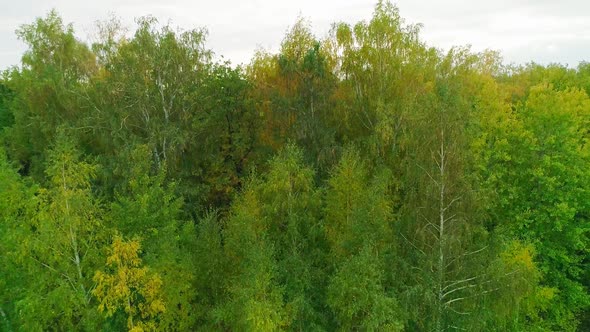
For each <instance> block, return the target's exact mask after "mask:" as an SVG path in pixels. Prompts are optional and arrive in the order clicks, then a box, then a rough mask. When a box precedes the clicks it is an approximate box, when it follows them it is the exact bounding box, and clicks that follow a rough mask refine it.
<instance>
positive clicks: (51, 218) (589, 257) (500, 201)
mask: <svg viewBox="0 0 590 332" xmlns="http://www.w3.org/2000/svg"><path fill="white" fill-rule="evenodd" d="M136 22H137V29H136V30H135V31H134V32H132V33H127V32H126V30H125V28H124V27H122V24H121V23H120V22H119V21H118V20H116V19H111V20H109V21H107V22H103V23H100V24H99V25H98V27H97V31H98V32H99V33H98V38H97V40H96V41H94V42H93V43H89V42H86V41H84V40H80V39H79V38H77V37H76V34H75V33H74V29H73V25H72V24H65V23H64V22H63V20H62V18H61V17H60V15H59V14H58V13H57V12H56V11H51V12H50V13H48V14H47V16H45V17H42V18H38V19H36V20H35V21H34V22H32V23H31V24H26V25H23V26H21V27H20V28H19V29H18V31H17V36H18V37H19V38H20V39H21V40H22V41H23V42H24V43H25V44H26V45H27V51H26V52H25V53H24V55H23V57H22V61H21V64H20V65H18V66H14V67H12V68H10V69H7V70H6V71H4V72H3V73H2V75H1V77H0V252H2V254H1V255H0V330H2V331H46V330H49V331H64V330H67V331H123V330H129V331H135V332H137V331H193V330H213V331H278V330H281V331H283V330H286V331H447V330H459V331H461V330H465V331H584V330H588V329H590V292H589V287H590V239H589V238H590V146H589V145H588V144H587V143H588V142H589V139H590V131H589V128H590V97H589V93H590V65H589V64H588V63H587V62H582V63H580V65H579V66H578V67H576V68H569V67H566V66H562V65H559V64H551V65H547V66H543V65H539V64H535V63H531V64H527V65H522V66H514V65H510V66H508V65H505V64H503V63H502V58H501V55H500V54H499V53H498V52H494V51H484V52H481V53H478V52H473V51H472V50H471V49H470V48H469V47H454V48H451V49H449V50H441V49H437V48H434V47H431V46H429V45H427V44H426V43H425V42H424V41H423V40H422V39H421V35H420V29H421V25H419V24H416V25H413V24H408V23H406V22H405V20H404V19H403V18H402V16H401V14H400V12H399V10H398V8H397V7H396V6H395V5H393V4H391V3H390V2H387V1H379V2H378V3H377V5H376V6H375V10H374V13H373V16H372V18H371V19H370V20H368V21H361V22H358V23H356V24H349V23H344V22H336V23H334V24H333V26H332V29H331V31H330V32H329V33H328V34H327V35H326V36H324V37H318V36H315V35H314V34H313V33H312V29H311V23H310V22H308V21H306V20H305V19H299V20H297V21H296V22H294V24H293V26H292V28H291V29H290V30H289V31H288V32H287V33H286V34H285V37H284V39H283V41H282V44H281V46H280V48H279V50H278V51H277V52H276V53H271V52H266V51H259V52H258V53H256V54H255V55H254V57H253V58H252V60H251V62H250V63H249V64H247V65H244V66H234V65H232V64H231V63H229V62H219V61H216V60H215V57H214V56H213V54H214V53H213V52H212V50H210V49H209V48H208V47H207V43H206V36H207V31H206V30H205V29H204V28H196V29H193V30H187V31H183V30H180V29H177V28H176V27H173V26H170V25H166V24H161V23H159V22H158V21H157V20H156V19H155V18H153V17H149V16H148V17H142V18H138V19H137V21H136Z"/></svg>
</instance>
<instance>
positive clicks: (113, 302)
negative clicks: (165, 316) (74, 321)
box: [93, 236, 166, 331]
mask: <svg viewBox="0 0 590 332" xmlns="http://www.w3.org/2000/svg"><path fill="white" fill-rule="evenodd" d="M140 249H141V245H140V243H139V241H138V240H131V241H124V240H123V239H122V238H121V237H119V236H117V237H115V239H114V241H113V244H112V245H111V254H110V255H109V257H108V258H107V264H106V265H107V268H108V269H107V271H109V272H103V271H96V274H95V276H94V281H95V282H96V288H95V289H94V291H93V294H94V296H96V297H97V298H98V301H99V305H98V310H99V311H100V312H105V311H106V316H107V317H109V316H112V315H113V314H114V313H115V312H116V311H117V310H120V309H122V310H123V311H124V312H125V313H126V314H127V315H128V319H127V326H128V328H129V331H155V330H157V326H156V324H155V322H154V321H153V319H154V318H156V317H157V316H158V315H159V314H161V313H163V312H164V311H165V310H166V307H165V305H164V302H163V301H162V299H161V291H160V289H161V287H162V280H161V279H160V277H159V276H158V275H150V273H149V269H148V268H147V267H141V258H139V252H140ZM111 271H112V272H111Z"/></svg>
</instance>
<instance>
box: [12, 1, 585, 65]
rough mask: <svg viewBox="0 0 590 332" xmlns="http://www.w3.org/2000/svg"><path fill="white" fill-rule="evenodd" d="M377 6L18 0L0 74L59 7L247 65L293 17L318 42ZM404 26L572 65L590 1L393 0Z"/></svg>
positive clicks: (83, 24) (431, 38)
mask: <svg viewBox="0 0 590 332" xmlns="http://www.w3.org/2000/svg"><path fill="white" fill-rule="evenodd" d="M375 3H376V0H351V1H341V0H325V1H318V0H300V1H281V0H253V1H239V0H216V1H193V0H167V1H161V0H102V1H90V2H86V1H84V2H83V1H76V0H54V1H43V0H21V1H16V2H4V3H3V4H0V22H1V23H0V68H5V67H7V66H9V65H13V64H17V63H18V62H19V58H20V54H22V52H23V51H24V45H23V44H22V43H21V42H19V41H18V40H17V38H16V36H15V35H14V30H15V29H17V28H18V26H19V25H21V24H25V23H30V22H32V21H33V20H34V19H35V17H38V16H44V15H45V14H46V13H47V11H49V10H50V9H51V8H56V9H57V10H58V11H59V12H60V14H61V15H62V17H63V18H64V21H65V22H74V23H75V24H74V26H75V29H76V31H77V34H78V35H79V36H80V38H83V39H85V38H87V35H88V34H89V33H91V32H92V31H93V29H94V28H93V26H94V22H95V21H96V20H100V19H104V18H106V17H107V16H108V14H109V13H111V12H114V13H115V14H116V15H117V16H120V17H121V18H122V20H123V23H124V24H125V25H128V26H133V22H134V18H135V17H138V16H143V15H148V14H151V15H153V16H155V17H157V18H158V19H159V20H160V22H163V23H166V22H168V21H170V22H171V24H172V25H176V26H180V27H182V28H184V29H191V28H198V27H207V28H208V30H209V37H208V46H209V47H211V48H212V49H213V50H214V51H215V52H216V53H217V54H221V55H224V56H225V58H226V59H230V60H232V62H234V63H241V62H247V61H248V60H249V59H250V57H251V56H252V55H253V53H254V51H255V49H256V48H258V47H259V46H262V47H263V48H267V49H271V50H277V49H278V47H279V45H280V43H281V41H282V39H283V37H284V35H285V32H286V31H287V29H288V27H289V26H291V25H292V24H293V23H294V22H295V21H296V19H297V17H298V16H300V15H301V16H303V17H306V18H309V19H310V21H311V22H312V24H313V29H314V31H315V33H316V35H317V36H318V37H323V36H324V35H325V34H326V33H327V32H328V31H329V28H330V25H331V23H332V22H339V21H345V22H349V23H355V22H357V21H360V20H368V19H370V17H371V13H372V11H373V8H374V5H375ZM396 4H397V5H398V7H399V8H400V13H401V16H402V17H404V18H405V19H406V22H407V23H423V24H424V28H423V30H422V37H423V39H424V40H425V41H426V42H427V43H428V44H429V45H431V46H435V47H439V48H443V49H447V48H449V47H451V46H454V45H466V44H471V45H472V46H473V49H474V50H475V51H480V50H483V49H487V48H491V49H496V50H500V51H501V52H502V53H503V54H504V57H505V59H506V60H507V61H509V62H518V63H522V62H527V61H531V60H534V61H536V62H540V63H549V62H563V63H570V65H575V64H577V61H579V60H573V59H583V58H584V57H585V56H587V54H590V44H589V43H588V38H587V37H586V36H590V17H589V14H588V13H590V2H587V1H581V0H561V1H559V2H557V1H553V0H512V1H510V0H496V1H484V2H480V1H469V0H447V1H437V0H421V1H417V0H398V1H396Z"/></svg>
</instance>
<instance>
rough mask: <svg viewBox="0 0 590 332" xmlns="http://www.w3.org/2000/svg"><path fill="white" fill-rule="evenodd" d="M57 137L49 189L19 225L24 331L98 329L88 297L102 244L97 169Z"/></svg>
mask: <svg viewBox="0 0 590 332" xmlns="http://www.w3.org/2000/svg"><path fill="white" fill-rule="evenodd" d="M59 135H60V136H59V138H58V141H57V143H56V144H55V146H54V147H53V148H52V149H51V150H50V152H49V154H48V155H49V156H48V158H49V159H48V164H47V170H46V174H47V178H48V182H49V184H50V186H49V187H48V188H42V189H39V190H38V192H37V193H36V195H37V200H36V202H35V203H36V205H35V210H34V211H33V212H32V214H33V215H32V218H30V219H28V218H26V219H24V220H21V222H22V223H24V224H23V225H22V226H21V227H22V228H23V230H24V232H23V233H20V234H19V242H20V244H19V247H18V251H19V255H21V256H20V257H19V258H20V259H19V262H20V263H21V264H23V266H24V271H25V272H26V275H25V276H26V277H25V278H26V280H27V282H26V288H25V290H24V291H23V294H22V295H21V296H22V297H21V298H20V299H19V300H18V301H17V303H16V306H17V308H18V309H17V310H18V312H19V320H20V323H21V324H22V326H23V328H24V329H27V330H38V329H46V328H50V327H52V326H59V327H60V328H65V329H70V330H79V329H95V328H97V327H98V326H99V325H97V324H100V320H99V319H97V318H96V317H95V315H94V310H93V307H94V304H93V301H92V296H91V291H92V287H93V286H92V273H93V271H94V270H95V267H96V266H97V264H98V261H99V257H100V248H101V247H102V243H103V242H104V238H103V236H104V228H103V224H102V220H101V219H102V211H101V208H100V205H99V203H98V200H96V199H95V198H94V196H93V194H92V191H91V183H90V181H91V180H92V178H93V176H94V174H95V170H96V166H94V165H92V164H88V163H86V162H84V161H82V160H81V157H80V153H79V152H78V150H76V148H75V147H74V144H73V143H72V142H71V141H70V140H69V139H68V138H67V137H66V136H64V134H63V133H61V134H59Z"/></svg>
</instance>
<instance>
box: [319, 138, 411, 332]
mask: <svg viewBox="0 0 590 332" xmlns="http://www.w3.org/2000/svg"><path fill="white" fill-rule="evenodd" d="M389 175H390V174H389V173H387V172H384V173H381V174H378V175H377V176H374V177H373V178H371V177H369V176H368V172H367V169H366V166H365V165H364V164H363V162H362V161H361V159H360V157H359V154H358V153H357V152H356V151H355V150H353V149H349V150H346V152H345V153H344V154H343V156H342V159H341V161H340V163H339V164H338V166H337V167H336V168H335V170H334V172H333V174H332V177H331V178H330V180H329V187H328V189H327V192H326V207H325V209H326V210H325V223H326V226H325V227H326V233H327V238H328V241H329V243H330V259H329V262H330V263H331V264H333V265H334V266H335V272H333V273H332V275H331V276H330V279H329V285H328V293H327V296H328V299H327V301H328V304H329V306H330V309H332V311H333V312H334V315H335V323H336V324H338V326H339V328H340V329H342V330H388V331H395V330H402V328H403V321H404V319H403V312H402V310H401V309H400V308H399V304H398V302H397V300H396V298H395V295H397V294H395V293H394V289H395V288H394V287H393V285H392V284H391V281H392V280H390V278H388V276H389V275H391V273H392V272H393V271H392V270H391V267H393V266H395V264H392V262H391V260H393V259H397V258H396V257H395V255H394V253H393V248H394V244H393V243H392V240H393V233H392V230H393V227H392V226H393V225H392V224H393V222H394V218H393V214H392V212H393V210H392V204H391V199H390V196H389V195H388V183H389V182H390V179H389V178H388V176H389ZM352 299H354V300H352Z"/></svg>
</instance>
